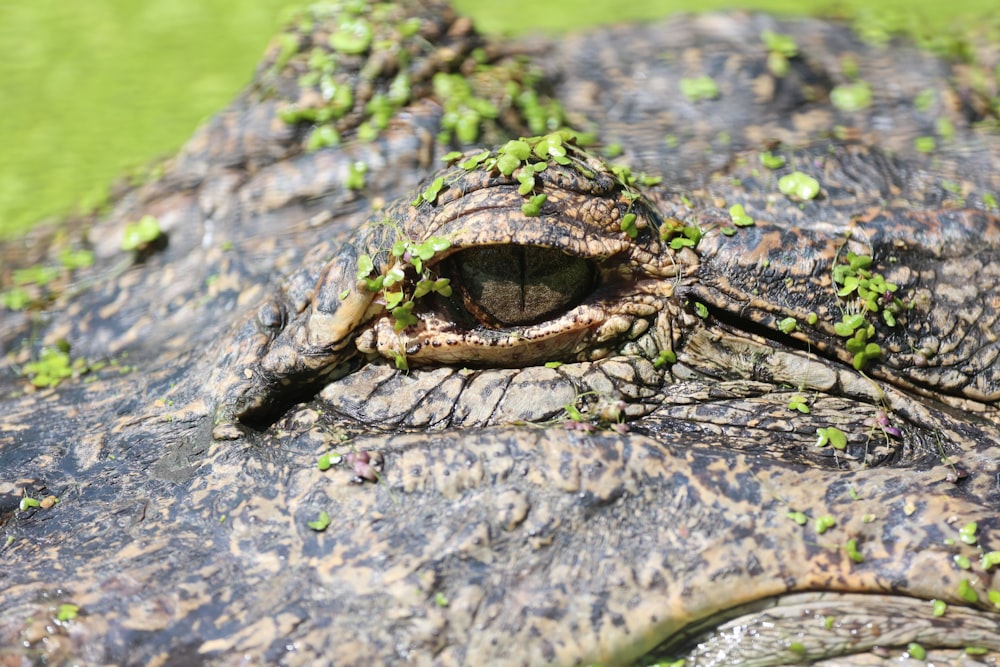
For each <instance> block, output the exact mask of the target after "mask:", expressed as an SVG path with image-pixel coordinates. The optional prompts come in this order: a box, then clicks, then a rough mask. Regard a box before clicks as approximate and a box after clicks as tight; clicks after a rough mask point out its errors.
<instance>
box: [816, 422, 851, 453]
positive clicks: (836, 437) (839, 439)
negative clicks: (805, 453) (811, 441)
mask: <svg viewBox="0 0 1000 667" xmlns="http://www.w3.org/2000/svg"><path fill="white" fill-rule="evenodd" d="M816 435H817V436H818V437H817V439H816V446H817V447H826V446H827V445H830V446H831V447H833V448H834V449H839V450H843V449H846V448H847V434H846V433H844V432H843V431H841V430H840V429H839V428H837V427H836V426H827V427H826V428H818V429H816Z"/></svg>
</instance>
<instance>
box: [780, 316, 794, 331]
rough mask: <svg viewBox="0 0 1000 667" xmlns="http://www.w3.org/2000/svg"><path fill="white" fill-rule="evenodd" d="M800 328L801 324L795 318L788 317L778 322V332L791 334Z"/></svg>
mask: <svg viewBox="0 0 1000 667" xmlns="http://www.w3.org/2000/svg"><path fill="white" fill-rule="evenodd" d="M798 326H799V323H798V321H797V320H796V319H795V318H794V317H786V318H784V319H782V320H780V321H779V322H778V331H780V332H781V333H786V334H790V333H792V332H793V331H795V330H796V329H797V328H798Z"/></svg>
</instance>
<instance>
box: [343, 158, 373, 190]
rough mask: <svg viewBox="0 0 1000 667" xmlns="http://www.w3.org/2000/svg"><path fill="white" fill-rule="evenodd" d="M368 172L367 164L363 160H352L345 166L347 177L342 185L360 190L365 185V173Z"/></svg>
mask: <svg viewBox="0 0 1000 667" xmlns="http://www.w3.org/2000/svg"><path fill="white" fill-rule="evenodd" d="M367 172H368V165H367V164H365V163H364V162H352V163H351V165H350V166H349V167H348V168H347V179H346V180H345V181H344V185H346V186H347V188H348V189H349V190H360V189H362V188H363V187H365V174H366V173H367Z"/></svg>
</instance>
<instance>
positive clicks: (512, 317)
mask: <svg viewBox="0 0 1000 667" xmlns="http://www.w3.org/2000/svg"><path fill="white" fill-rule="evenodd" d="M441 269H442V271H443V272H444V273H446V274H447V275H449V277H450V278H451V279H452V285H453V287H457V292H458V294H459V295H460V296H461V298H462V301H463V304H464V306H465V308H466V310H467V311H468V312H469V313H470V314H471V315H472V316H473V317H474V318H475V319H476V320H478V321H479V322H480V323H481V324H483V325H484V326H487V327H491V328H499V327H504V326H523V325H529V324H537V323H538V322H541V321H544V320H546V319H550V318H552V317H554V316H556V315H559V314H561V313H563V312H565V311H567V310H569V309H571V308H573V307H575V306H577V305H579V303H580V302H581V301H583V299H584V298H586V297H587V296H588V295H589V294H590V293H591V292H592V291H593V290H594V289H595V288H596V287H597V284H598V275H599V272H598V270H597V266H596V264H595V263H594V262H593V261H591V260H588V259H584V258H582V257H578V256H576V255H570V254H568V253H565V252H563V251H562V250H558V249H555V248H547V247H543V246H534V245H520V244H504V245H488V246H480V247H471V248H465V249H461V250H459V251H457V252H454V253H452V254H451V255H449V256H448V258H447V259H446V260H445V261H444V262H443V263H442V266H441Z"/></svg>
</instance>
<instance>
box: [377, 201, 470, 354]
mask: <svg viewBox="0 0 1000 667" xmlns="http://www.w3.org/2000/svg"><path fill="white" fill-rule="evenodd" d="M436 198H437V194H436V193H435V194H434V195H433V196H432V198H431V200H430V201H433V199H436ZM450 247H451V241H449V240H448V239H446V238H444V237H440V236H432V237H431V238H429V239H427V240H426V241H423V242H422V243H417V242H415V241H412V240H409V239H400V240H397V241H396V242H395V243H394V244H393V246H392V248H390V249H389V252H388V267H387V269H386V271H385V273H383V274H379V275H376V276H374V277H372V274H373V273H376V272H377V271H376V268H375V262H374V261H373V260H372V258H371V256H370V255H367V254H365V255H361V256H360V257H359V258H358V272H357V280H358V286H359V287H360V288H362V289H366V290H368V291H369V292H377V293H379V294H380V297H381V299H382V303H383V305H384V306H385V309H386V310H387V311H389V314H390V316H391V317H392V319H393V329H394V330H395V331H396V332H400V331H402V330H403V329H405V328H406V327H408V326H410V325H413V324H416V323H417V317H416V315H414V314H413V309H414V307H415V306H416V303H415V302H416V300H417V299H420V298H422V297H424V296H427V295H428V294H431V293H436V294H440V295H441V296H443V297H449V296H451V293H452V290H451V283H450V281H449V280H448V279H447V278H437V277H436V276H435V275H434V273H433V272H432V271H431V270H430V269H429V268H428V267H427V266H426V263H427V262H429V261H430V260H431V259H433V258H434V256H435V255H436V254H437V253H439V252H442V251H444V250H447V249H448V248H450ZM403 361H404V362H405V359H404V360H403ZM399 363H400V361H399V360H398V359H397V365H399Z"/></svg>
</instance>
